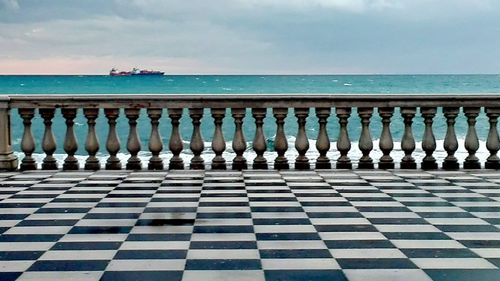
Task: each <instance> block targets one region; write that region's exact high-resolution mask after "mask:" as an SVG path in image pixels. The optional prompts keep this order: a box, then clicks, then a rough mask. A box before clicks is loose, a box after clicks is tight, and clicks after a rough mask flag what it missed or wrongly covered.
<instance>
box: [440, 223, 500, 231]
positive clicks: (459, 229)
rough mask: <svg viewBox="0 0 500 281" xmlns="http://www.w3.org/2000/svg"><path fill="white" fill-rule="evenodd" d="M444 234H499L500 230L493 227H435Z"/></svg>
mask: <svg viewBox="0 0 500 281" xmlns="http://www.w3.org/2000/svg"><path fill="white" fill-rule="evenodd" d="M435 226H436V227H437V228H439V230H441V231H444V232H500V229H498V228H497V227H495V226H493V225H489V224H485V225H474V226H471V225H435Z"/></svg>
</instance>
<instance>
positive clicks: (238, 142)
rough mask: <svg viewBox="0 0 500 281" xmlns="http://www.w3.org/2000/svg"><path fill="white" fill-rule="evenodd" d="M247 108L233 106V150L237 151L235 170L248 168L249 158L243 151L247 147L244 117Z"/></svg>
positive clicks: (234, 160)
mask: <svg viewBox="0 0 500 281" xmlns="http://www.w3.org/2000/svg"><path fill="white" fill-rule="evenodd" d="M245 110H246V109H245V108H233V109H232V110H231V112H232V115H233V118H234V125H235V131H234V138H233V150H234V152H235V153H236V157H234V159H233V170H244V169H247V168H248V166H247V160H246V159H245V157H243V152H245V150H246V149H247V143H246V142H245V136H244V135H243V118H244V117H245Z"/></svg>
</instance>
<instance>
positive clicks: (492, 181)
mask: <svg viewBox="0 0 500 281" xmlns="http://www.w3.org/2000/svg"><path fill="white" fill-rule="evenodd" d="M499 226H500V173H498V171H487V170H475V171H467V170H460V171H454V172H450V171H422V170H415V171H409V170H390V171H384V170H316V171H281V172H279V171H272V170H269V171H267V170H266V171H255V170H248V171H243V172H238V171H210V170H208V171H171V172H167V171H161V172H149V171H138V172H131V171H98V172H86V171H76V172H60V171H52V172H50V171H33V172H23V173H21V172H12V173H0V280H2V281H7V280H120V281H127V280H144V281H146V280H168V281H175V280H186V281H188V280H203V281H209V280H238V281H245V280H269V281H271V280H355V281H357V280H368V279H369V280H370V281H377V280H405V281H411V280H450V281H451V280H453V281H462V280H476V281H477V280H481V281H486V280H495V281H498V280H500V269H499V267H500V229H499Z"/></svg>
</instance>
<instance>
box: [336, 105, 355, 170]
mask: <svg viewBox="0 0 500 281" xmlns="http://www.w3.org/2000/svg"><path fill="white" fill-rule="evenodd" d="M335 111H336V113H337V117H338V118H339V124H340V132H339V138H338V140H337V150H338V151H339V152H340V157H339V158H338V159H337V169H352V163H351V159H349V157H348V156H347V153H348V152H349V150H351V141H350V140H349V133H348V132H347V123H348V119H349V116H351V109H350V108H336V109H335Z"/></svg>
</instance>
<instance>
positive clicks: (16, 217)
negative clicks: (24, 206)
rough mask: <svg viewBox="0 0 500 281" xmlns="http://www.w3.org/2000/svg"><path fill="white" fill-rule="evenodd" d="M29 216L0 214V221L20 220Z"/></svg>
mask: <svg viewBox="0 0 500 281" xmlns="http://www.w3.org/2000/svg"><path fill="white" fill-rule="evenodd" d="M29 215H30V214H0V220H22V219H24V218H26V217H27V216H29Z"/></svg>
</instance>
